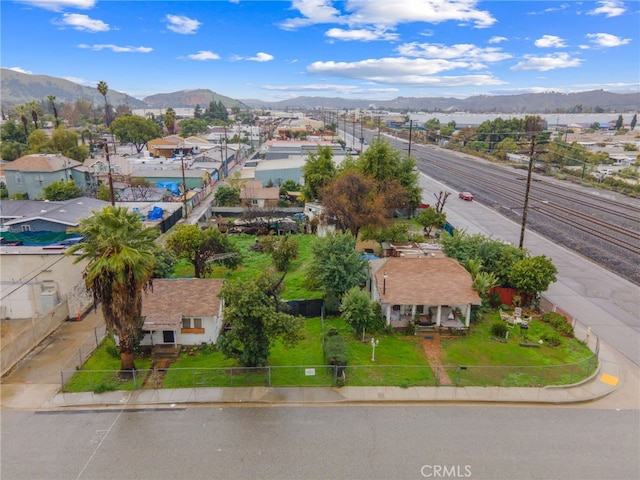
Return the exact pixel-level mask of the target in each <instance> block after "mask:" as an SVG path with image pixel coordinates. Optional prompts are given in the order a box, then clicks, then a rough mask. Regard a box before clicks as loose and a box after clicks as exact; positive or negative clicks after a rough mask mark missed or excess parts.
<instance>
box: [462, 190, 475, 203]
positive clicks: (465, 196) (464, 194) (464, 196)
mask: <svg viewBox="0 0 640 480" xmlns="http://www.w3.org/2000/svg"><path fill="white" fill-rule="evenodd" d="M458 197H460V198H461V199H463V200H467V201H469V202H470V201H471V200H473V194H472V193H471V192H460V193H459V194H458Z"/></svg>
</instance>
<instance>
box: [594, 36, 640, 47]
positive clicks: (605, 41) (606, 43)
mask: <svg viewBox="0 0 640 480" xmlns="http://www.w3.org/2000/svg"><path fill="white" fill-rule="evenodd" d="M587 38H589V39H590V40H591V42H593V43H595V44H596V45H598V46H599V47H605V48H609V47H619V46H620V45H626V44H628V43H630V42H631V39H630V38H620V37H617V36H616V35H611V34H610V33H588V34H587Z"/></svg>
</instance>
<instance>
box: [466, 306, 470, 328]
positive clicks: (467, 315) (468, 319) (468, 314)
mask: <svg viewBox="0 0 640 480" xmlns="http://www.w3.org/2000/svg"><path fill="white" fill-rule="evenodd" d="M470 322H471V304H470V303H467V313H466V314H465V316H464V326H465V327H467V328H469V323H470Z"/></svg>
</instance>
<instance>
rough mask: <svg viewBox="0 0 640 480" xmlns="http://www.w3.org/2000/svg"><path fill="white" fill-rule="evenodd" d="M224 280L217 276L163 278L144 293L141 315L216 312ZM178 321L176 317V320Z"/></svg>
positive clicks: (178, 316)
mask: <svg viewBox="0 0 640 480" xmlns="http://www.w3.org/2000/svg"><path fill="white" fill-rule="evenodd" d="M223 283H224V280H222V279H218V278H180V279H167V278H160V279H155V280H154V281H153V291H151V290H149V291H148V292H147V293H146V294H145V295H143V297H142V316H143V317H147V320H149V319H150V318H154V319H164V321H165V322H166V321H167V319H169V318H174V319H175V318H178V319H180V318H181V316H186V317H208V316H217V315H218V314H219V311H220V301H221V299H220V298H219V297H218V294H219V293H220V289H221V288H222V284H223ZM174 322H175V320H174Z"/></svg>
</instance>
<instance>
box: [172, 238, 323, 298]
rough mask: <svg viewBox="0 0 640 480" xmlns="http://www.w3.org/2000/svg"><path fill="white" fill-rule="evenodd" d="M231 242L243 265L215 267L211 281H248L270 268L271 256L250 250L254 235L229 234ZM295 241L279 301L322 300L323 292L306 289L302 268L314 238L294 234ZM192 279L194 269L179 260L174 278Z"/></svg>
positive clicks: (306, 261)
mask: <svg viewBox="0 0 640 480" xmlns="http://www.w3.org/2000/svg"><path fill="white" fill-rule="evenodd" d="M231 238H232V240H233V241H234V242H235V244H236V245H237V246H238V247H239V248H240V252H241V253H242V265H240V266H239V267H238V268H237V269H236V270H229V269H228V268H225V267H223V266H219V267H215V268H214V269H213V271H212V272H211V275H210V277H211V278H225V279H230V280H231V279H233V280H249V279H251V278H254V277H255V276H256V275H257V274H258V273H260V272H264V271H267V270H269V269H270V268H271V267H272V261H271V256H270V255H266V254H264V253H260V252H254V251H252V250H249V247H250V246H251V245H253V244H254V243H255V240H256V237H255V235H232V236H231ZM292 238H294V239H295V241H296V242H298V258H296V259H295V260H294V261H293V262H291V266H290V267H289V271H288V272H287V275H286V277H285V279H284V290H283V292H282V293H281V295H280V298H281V299H282V300H300V299H306V300H315V299H318V298H322V296H323V292H322V291H320V290H311V289H309V288H308V287H307V286H306V282H305V270H304V266H305V265H306V264H307V263H308V262H309V260H310V259H311V256H312V253H311V245H312V243H313V241H314V239H316V238H317V237H316V236H315V235H303V234H298V235H293V236H292ZM190 277H193V266H192V265H191V264H190V263H189V262H186V261H184V260H181V261H180V262H179V263H178V265H176V267H175V269H174V274H173V278H190Z"/></svg>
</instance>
